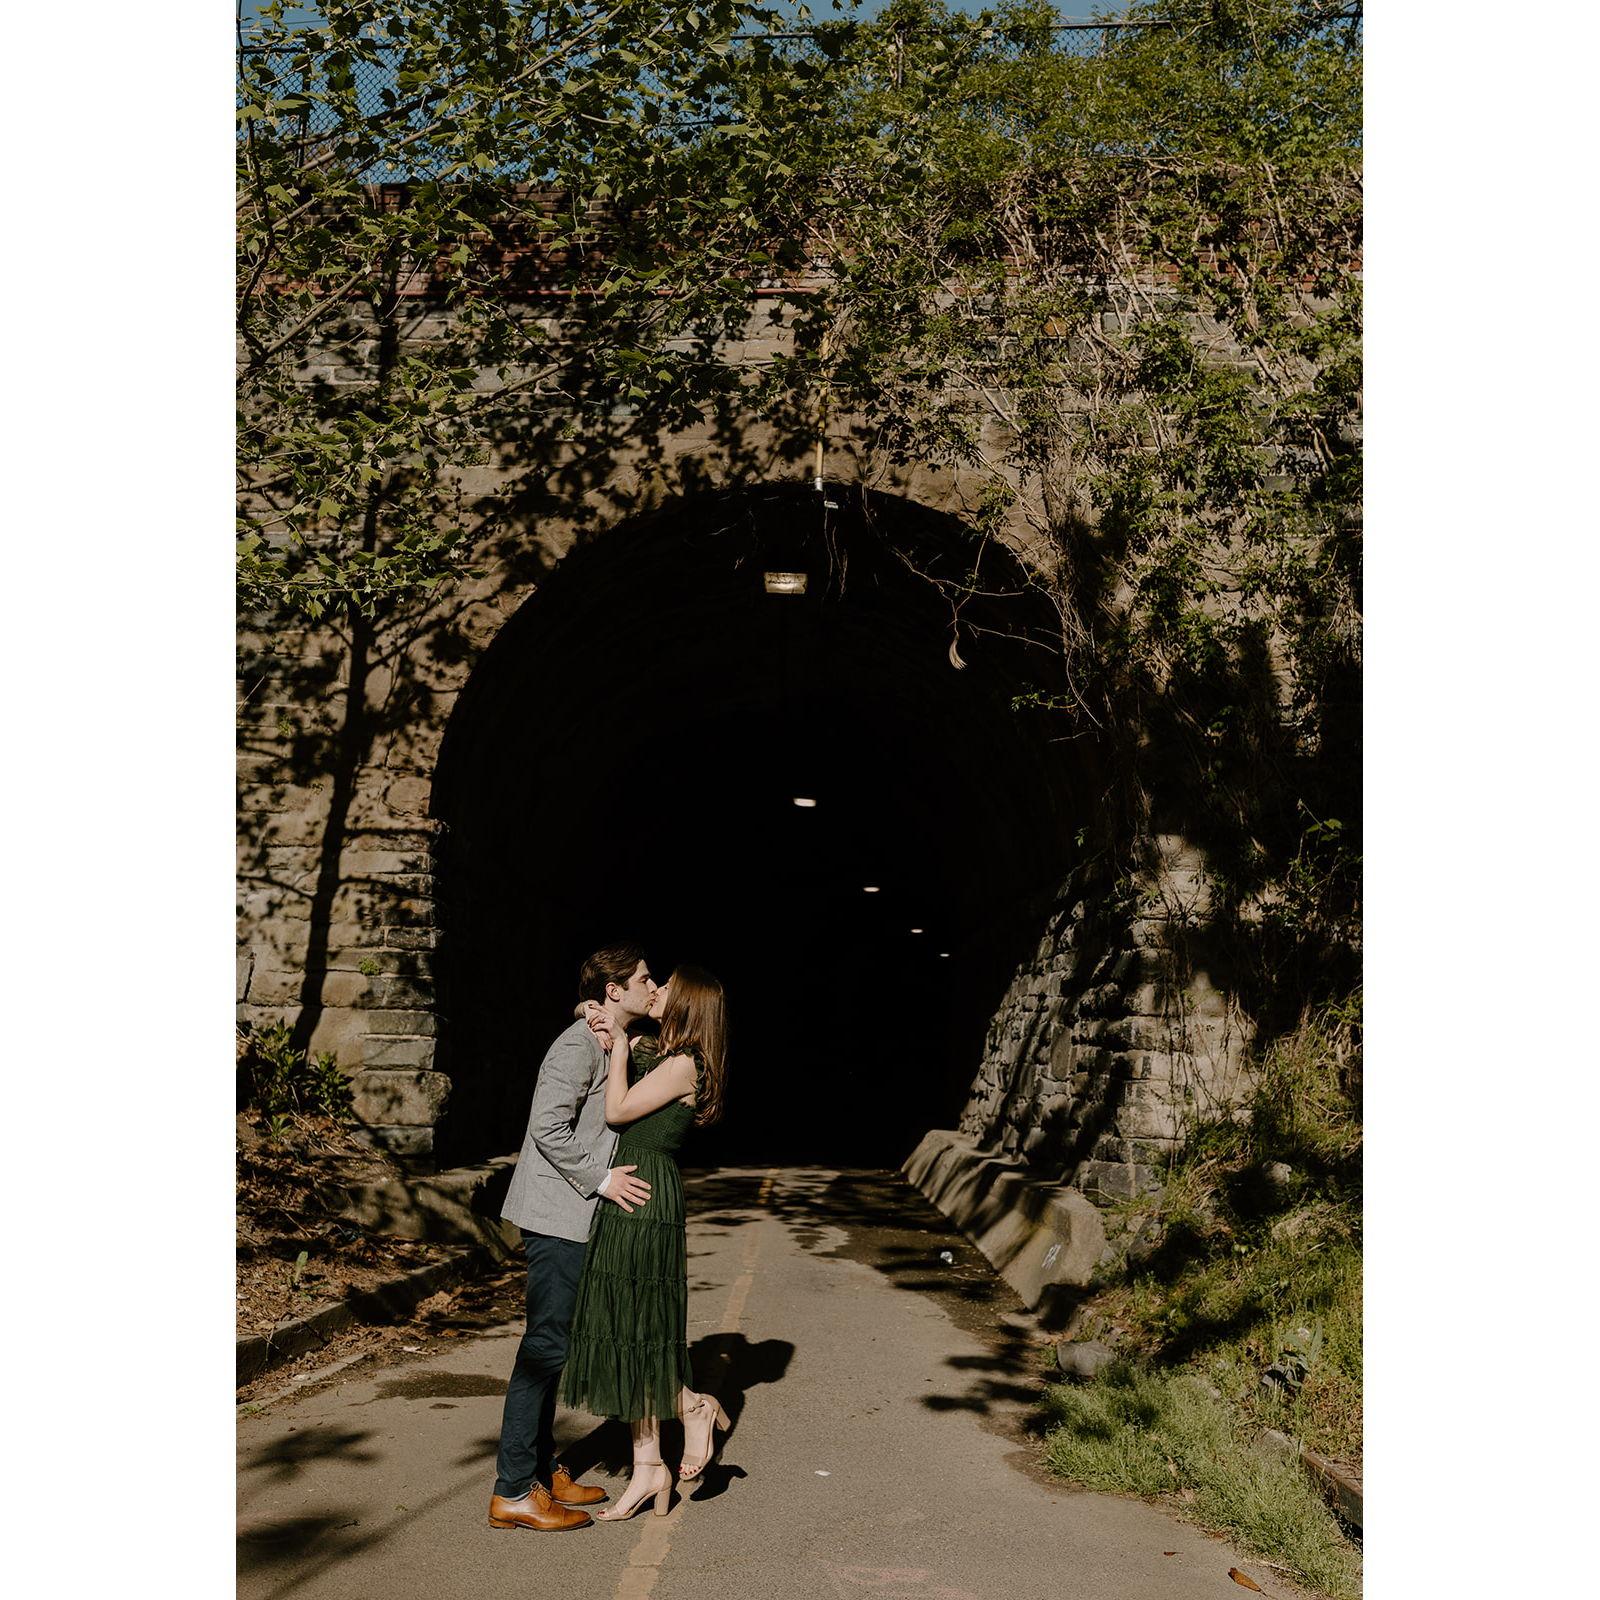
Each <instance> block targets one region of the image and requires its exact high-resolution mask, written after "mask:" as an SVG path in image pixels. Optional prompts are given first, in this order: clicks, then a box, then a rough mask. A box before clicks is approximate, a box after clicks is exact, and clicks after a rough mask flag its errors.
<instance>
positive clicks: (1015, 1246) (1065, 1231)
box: [900, 1128, 1106, 1325]
mask: <svg viewBox="0 0 1600 1600" xmlns="http://www.w3.org/2000/svg"><path fill="white" fill-rule="evenodd" d="M900 1170H901V1172H902V1173H903V1174H904V1175H905V1177H906V1178H907V1179H908V1180H909V1181H910V1182H911V1183H912V1184H913V1185H915V1186H916V1188H918V1189H919V1190H921V1191H922V1193H923V1194H924V1195H926V1196H927V1198H928V1199H929V1200H931V1201H932V1202H933V1204H934V1205H936V1206H937V1207H938V1208H939V1210H940V1211H942V1212H943V1213H944V1214H945V1215H946V1216H947V1217H948V1218H949V1219H950V1220H951V1221H952V1222H953V1223H954V1224H955V1225H956V1227H958V1228H959V1229H960V1230H961V1232H962V1233H964V1234H965V1235H966V1236H967V1237H968V1238H969V1239H971V1240H972V1242H973V1243H974V1244H975V1245H977V1247H978V1248H979V1250H981V1251H982V1252H983V1254H984V1255H985V1257H987V1259H988V1261H989V1263H990V1265H991V1266H993V1267H994V1269H995V1271H996V1272H998V1273H999V1274H1000V1276H1001V1277H1002V1278H1004V1279H1005V1280H1006V1282H1007V1283H1009V1284H1010V1285H1011V1287H1012V1288H1013V1289H1015V1290H1016V1291H1017V1293H1018V1294H1019V1295H1020V1296H1021V1297H1022V1301H1023V1304H1024V1305H1026V1306H1027V1307H1028V1308H1029V1310H1031V1311H1038V1312H1039V1313H1040V1315H1041V1317H1042V1318H1043V1319H1044V1320H1045V1322H1046V1324H1047V1325H1050V1324H1057V1325H1058V1324H1059V1323H1061V1322H1063V1321H1065V1319H1066V1318H1067V1316H1069V1315H1070V1314H1071V1312H1072V1310H1073V1309H1074V1307H1075V1306H1076V1305H1077V1303H1078V1302H1079V1301H1080V1300H1081V1299H1082V1298H1083V1290H1084V1288H1085V1287H1086V1286H1087V1285H1088V1283H1089V1279H1090V1276H1091V1275H1092V1274H1093V1272H1094V1269H1095V1267H1096V1266H1097V1265H1098V1263H1099V1261H1100V1257H1101V1254H1102V1253H1103V1251H1104V1250H1105V1246H1106V1231H1105V1224H1104V1223H1103V1222H1102V1221H1101V1219H1100V1213H1099V1211H1098V1210H1096V1209H1095V1206H1094V1205H1093V1203H1092V1202H1091V1201H1090V1200H1089V1199H1087V1198H1086V1197H1085V1196H1084V1195H1083V1194H1081V1193H1080V1192H1079V1191H1078V1190H1076V1189H1073V1188H1071V1187H1069V1186H1068V1185H1067V1184H1064V1183H1050V1182H1047V1181H1046V1180H1044V1179H1042V1178H1040V1177H1039V1176H1038V1175H1037V1174H1036V1173H1035V1172H1034V1171H1033V1170H1032V1169H1031V1168H1030V1167H1028V1166H1026V1165H1025V1164H1024V1163H1023V1162H1021V1161H1018V1160H1015V1159H1013V1158H1011V1157H1009V1156H1000V1155H995V1154H994V1153H993V1152H991V1151H986V1150H983V1149H980V1148H979V1146H978V1145H977V1144H976V1143H974V1142H973V1141H972V1140H971V1139H967V1138H964V1137H962V1135H960V1134H958V1133H954V1132H951V1131H950V1130H948V1129H944V1128H934V1129H932V1130H931V1131H929V1132H928V1133H927V1134H925V1135H924V1136H923V1139H922V1143H921V1144H919V1145H918V1146H917V1148H916V1149H915V1150H913V1151H912V1152H911V1155H910V1156H909V1157H908V1158H907V1160H906V1164H905V1165H904V1166H903V1167H902V1168H901V1169H900Z"/></svg>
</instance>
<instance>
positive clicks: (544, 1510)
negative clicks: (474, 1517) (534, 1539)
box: [489, 1483, 594, 1533]
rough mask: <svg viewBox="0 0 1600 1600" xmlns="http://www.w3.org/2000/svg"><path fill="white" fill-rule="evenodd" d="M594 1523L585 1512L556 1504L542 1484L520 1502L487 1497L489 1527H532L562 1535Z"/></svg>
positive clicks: (539, 1531) (531, 1490) (501, 1497)
mask: <svg viewBox="0 0 1600 1600" xmlns="http://www.w3.org/2000/svg"><path fill="white" fill-rule="evenodd" d="M593 1521H594V1518H593V1517H591V1516H590V1515H589V1513H588V1512H587V1511H574V1510H571V1509H569V1508H568V1507H567V1506H561V1505H557V1504H556V1502H555V1501H554V1500H552V1499H551V1498H550V1491H549V1490H548V1489H546V1488H545V1486H544V1485H543V1484H542V1483H536V1484H534V1486H533V1487H532V1488H531V1489H530V1490H529V1491H528V1492H527V1493H526V1494H525V1495H523V1497H522V1498H521V1499H520V1500H508V1499H506V1497H505V1496H504V1495H503V1494H495V1495H490V1496H489V1526H490V1527H491V1528H532V1529H533V1530H534V1531H535V1532H536V1533H564V1532H565V1531H566V1530H567V1529H568V1528H587V1527H589V1526H590V1525H591V1524H592V1523H593Z"/></svg>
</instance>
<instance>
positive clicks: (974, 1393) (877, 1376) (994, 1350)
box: [238, 1169, 1294, 1600]
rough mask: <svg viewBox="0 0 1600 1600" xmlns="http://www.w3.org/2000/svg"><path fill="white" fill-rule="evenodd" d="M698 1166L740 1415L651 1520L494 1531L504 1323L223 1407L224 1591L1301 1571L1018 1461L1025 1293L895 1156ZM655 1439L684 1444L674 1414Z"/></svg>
mask: <svg viewBox="0 0 1600 1600" xmlns="http://www.w3.org/2000/svg"><path fill="white" fill-rule="evenodd" d="M689 1187H690V1207H691V1213H690V1214H691V1217H692V1219H693V1220H692V1221H691V1223H690V1238H689V1253H690V1272H691V1279H690V1290H691V1293H690V1305H689V1315H690V1323H689V1338H690V1343H691V1346H692V1351H693V1357H694V1363H695V1377H696V1382H697V1384H698V1385H699V1386H700V1387H702V1388H706V1389H709V1390H711V1391H712V1392H713V1393H715V1394H717V1395H718V1396H719V1397H721V1399H722V1400H723V1402H724V1404H725V1405H726V1406H727V1408H728V1410H729V1411H730V1412H731V1413H732V1415H733V1421H734V1425H733V1430H732V1432H731V1433H730V1434H729V1435H727V1436H726V1443H725V1445H724V1446H723V1449H722V1451H721V1455H720V1457H719V1461H718V1463H717V1465H716V1466H715V1467H713V1469H712V1470H711V1471H710V1473H708V1475H707V1478H706V1479H705V1481H704V1482H702V1483H701V1484H700V1485H699V1486H698V1487H696V1488H695V1489H694V1492H693V1493H692V1495H691V1496H689V1497H687V1498H685V1499H680V1500H677V1501H675V1504H674V1509H673V1512H672V1514H671V1515H670V1516H669V1517H665V1518H657V1517H653V1516H650V1515H648V1514H645V1515H642V1516H640V1517H638V1518H636V1519H634V1520H633V1521H631V1522H627V1523H620V1524H612V1525H604V1524H600V1525H596V1526H594V1527H590V1528H585V1529H581V1530H579V1531H578V1532H576V1533H571V1534H565V1535H560V1536H557V1535H552V1534H532V1533H527V1532H522V1531H516V1532H509V1531H497V1530H494V1529H491V1528H489V1527H488V1526H487V1523H486V1521H485V1512H486V1510H487V1505H488V1498H489V1489H490V1484H491V1481H492V1479H493V1475H494V1472H493V1464H494V1453H495V1445H496V1441H497V1437H498V1433H499V1424H500V1404H501V1398H502V1395H503V1393H504V1387H505V1379H506V1375H507V1373H508V1372H509V1371H510V1368H511V1360H512V1354H513V1352H514V1350H515V1348H516V1340H517V1338H518V1337H519V1335H520V1333H521V1328H520V1326H519V1325H510V1326H506V1327H504V1328H502V1329H499V1330H496V1331H495V1332H494V1333H492V1334H490V1335H488V1336H480V1337H474V1338H470V1339H463V1340H460V1341H449V1340H445V1341H435V1342H434V1343H433V1344H432V1345H431V1346H430V1347H429V1348H428V1349H426V1350H425V1351H423V1352H420V1353H419V1354H417V1355H415V1356H412V1357H410V1358H409V1359H408V1363H407V1364H405V1365H402V1366H398V1367H389V1368H386V1369H384V1370H381V1371H376V1372H374V1371H371V1370H368V1369H363V1368H356V1369H353V1370H352V1372H351V1374H350V1375H348V1376H347V1378H346V1379H345V1380H344V1381H343V1382H335V1383H333V1384H330V1385H328V1386H326V1387H324V1388H323V1389H321V1390H320V1391H318V1392H313V1393H308V1394H304V1395H300V1396H297V1397H296V1398H294V1399H292V1400H284V1401H281V1402H279V1403H277V1404H274V1405H271V1406H269V1407H268V1408H267V1409H266V1410H265V1411H264V1412H263V1413H262V1414H260V1415H257V1416H246V1417H244V1418H242V1419H241V1422H240V1427H239V1483H240V1546H239V1550H240V1556H239V1588H238V1594H239V1600H290V1597H294V1600H424V1597H433V1596H441V1597H443V1596H462V1597H468V1600H502V1597H505V1600H512V1597H515V1600H543V1597H545V1596H550V1597H556V1596H560V1597H563V1600H645V1597H647V1596H648V1597H651V1600H735V1597H737V1600H831V1597H835V1596H836V1597H838V1600H868V1597H871V1600H1209V1597H1215V1600H1240V1597H1241V1596H1243V1595H1245V1594H1246V1593H1248V1592H1249V1591H1248V1590H1246V1589H1243V1588H1240V1587H1238V1586H1237V1585H1235V1583H1234V1582H1233V1581H1232V1580H1231V1579H1230V1578H1229V1577H1228V1569H1229V1567H1230V1566H1238V1567H1241V1568H1243V1569H1244V1570H1246V1571H1247V1572H1249V1573H1251V1574H1252V1575H1253V1576H1254V1577H1255V1578H1256V1580H1257V1581H1259V1582H1260V1584H1261V1586H1262V1588H1263V1589H1264V1590H1266V1591H1267V1592H1268V1593H1269V1594H1271V1595H1274V1596H1286V1595H1292V1594H1293V1593H1294V1591H1293V1590H1292V1589H1291V1588H1290V1587H1289V1586H1288V1585H1287V1584H1285V1583H1284V1582H1283V1581H1282V1580H1281V1578H1280V1577H1279V1576H1278V1575H1277V1574H1275V1573H1273V1572H1271V1571H1270V1570H1269V1569H1266V1568H1263V1567H1260V1566H1257V1565H1253V1564H1251V1563H1250V1562H1248V1561H1246V1560H1244V1559H1243V1558H1241V1557H1239V1556H1238V1555H1237V1554H1235V1553H1234V1552H1232V1551H1230V1550H1229V1549H1228V1547H1227V1546H1226V1545H1224V1544H1222V1543H1220V1542H1219V1541H1217V1540H1215V1539H1212V1538H1210V1537H1209V1536H1208V1535H1206V1534H1203V1533H1201V1532H1199V1531H1198V1530H1196V1529H1194V1528H1191V1527H1188V1526H1186V1525H1185V1524H1183V1523H1181V1522H1179V1521H1177V1520H1176V1519H1175V1518H1173V1517H1171V1516H1169V1515H1168V1514H1166V1513H1165V1512H1163V1511H1161V1510H1158V1509H1156V1508H1153V1507H1150V1506H1146V1505H1142V1504H1139V1503H1138V1502H1135V1501H1127V1500H1119V1499H1115V1498H1111V1497H1108V1496H1101V1495H1089V1494H1082V1493H1076V1492H1073V1491H1071V1490H1068V1489H1064V1488H1062V1487H1060V1486H1058V1485H1057V1484H1056V1483H1055V1482H1054V1481H1053V1480H1051V1479H1049V1478H1048V1477H1047V1476H1045V1475H1044V1474H1043V1473H1042V1472H1041V1471H1040V1470H1039V1469H1038V1468H1037V1467H1036V1466H1035V1465H1034V1464H1033V1457H1034V1455H1035V1454H1036V1451H1035V1449H1033V1448H1030V1446H1029V1444H1028V1442H1027V1439H1026V1437H1025V1433H1024V1430H1025V1429H1026V1427H1027V1425H1028V1419H1029V1412H1030V1407H1031V1405H1032V1403H1033V1401H1034V1398H1035V1396H1036V1393H1037V1385H1036V1383H1034V1382H1033V1374H1036V1373H1037V1371H1038V1370H1039V1360H1040V1353H1039V1351H1038V1349H1037V1348H1036V1347H1032V1346H1030V1345H1029V1344H1028V1342H1027V1340H1026V1338H1025V1337H1024V1333H1023V1331H1022V1329H1023V1327H1024V1326H1025V1325H1024V1324H1023V1323H1022V1322H1021V1321H1020V1320H1018V1319H1016V1318H1015V1317H1013V1318H1012V1319H1011V1324H1010V1328H1009V1331H1007V1330H1006V1328H1005V1327H1003V1326H1002V1327H1001V1328H999V1329H997V1326H996V1325H997V1322H998V1323H1004V1322H1005V1319H1006V1315H1007V1313H1008V1312H1011V1313H1015V1312H1016V1311H1018V1310H1019V1309H1020V1308H1019V1307H1018V1305H1017V1302H1016V1300H1015V1299H1014V1297H1013V1296H1012V1295H1011V1292H1010V1290H1009V1289H1008V1288H1007V1287H1006V1286H1005V1285H1004V1284H1002V1283H1001V1282H1000V1281H999V1280H998V1279H997V1278H995V1277H994V1275H993V1274H992V1273H991V1272H990V1271H989V1270H988V1268H987V1265H986V1264H985V1263H984V1262H983V1261H982V1258H981V1257H979V1256H978V1255H977V1253H976V1252H975V1251H974V1250H973V1249H972V1247H971V1246H970V1245H968V1244H966V1243H965V1241H963V1240H962V1239H960V1238H959V1237H958V1236H955V1235H952V1234H950V1233H949V1232H948V1231H947V1229H946V1228H945V1226H944V1224H943V1221H942V1219H941V1218H940V1217H939V1216H938V1214H937V1213H936V1212H934V1211H932V1210H931V1209H930V1208H929V1207H927V1206H926V1205H925V1204H924V1203H923V1201H922V1200H921V1198H920V1197H919V1196H917V1195H916V1194H915V1193H914V1192H913V1191H911V1190H910V1189H908V1188H907V1187H906V1186H905V1185H904V1184H903V1183H902V1182H901V1181H900V1180H899V1179H898V1178H895V1177H892V1176H887V1175H884V1174H872V1173H844V1174H836V1173H829V1172H822V1171H818V1170H815V1169H801V1170H796V1169H782V1170H778V1171H772V1172H767V1171H746V1172H727V1173H722V1174H717V1175H704V1176H696V1177H692V1178H691V1180H690V1185H689ZM941 1250H949V1251H951V1252H952V1254H953V1255H954V1256H955V1258H956V1259H955V1262H954V1263H953V1264H946V1263H943V1262H941V1261H940V1260H939V1252H940V1251H941ZM557 1426H558V1430H559V1436H560V1438H561V1439H562V1441H563V1454H564V1457H565V1459H566V1460H567V1461H568V1462H569V1463H570V1464H571V1465H572V1467H573V1468H574V1470H579V1469H585V1470H586V1471H587V1473H588V1475H589V1476H590V1477H591V1478H592V1479H593V1480H594V1481H597V1482H600V1483H602V1484H604V1485H605V1486H607V1487H609V1488H612V1489H613V1491H615V1489H616V1488H618V1487H620V1485H621V1483H622V1482H623V1481H625V1479H624V1477H623V1474H624V1473H625V1469H626V1462H627V1456H628V1442H627V1435H626V1430H625V1429H624V1428H623V1427H622V1426H620V1425H617V1424H607V1423H596V1422H595V1421H594V1419H592V1418H589V1417H586V1416H583V1415H579V1414H575V1413H568V1412H563V1413H562V1414H561V1416H560V1418H559V1420H558V1424H557ZM665 1442H666V1453H667V1457H668V1459H669V1460H675V1459H676V1454H677V1450H678V1448H679V1443H678V1438H677V1437H676V1430H675V1429H674V1428H669V1430H668V1436H667V1439H666V1441H665ZM613 1475H614V1476H613Z"/></svg>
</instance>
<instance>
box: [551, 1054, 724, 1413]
mask: <svg viewBox="0 0 1600 1600" xmlns="http://www.w3.org/2000/svg"><path fill="white" fill-rule="evenodd" d="M657 1060H658V1057H657V1056H656V1055H655V1054H654V1051H653V1047H652V1046H651V1045H650V1044H648V1043H645V1042H643V1041H641V1042H640V1043H639V1044H638V1045H637V1046H635V1048H634V1052H633V1059H632V1060H631V1061H630V1063H629V1065H628V1082H629V1084H630V1086H631V1085H632V1084H635V1083H637V1082H638V1081H639V1080H640V1079H641V1078H642V1077H643V1076H644V1075H645V1074H646V1073H647V1072H649V1071H650V1070H651V1069H652V1068H653V1067H654V1066H655V1065H656V1062H657ZM694 1061H695V1071H696V1075H697V1076H698V1073H699V1067H700V1061H699V1057H698V1055H696V1056H695V1058H694ZM693 1122H694V1107H693V1106H688V1105H684V1104H683V1102H682V1101H680V1100H673V1101H670V1102H669V1103H668V1104H666V1105H664V1106H661V1107H659V1108H658V1109H657V1110H655V1111H652V1112H651V1113H650V1114H649V1115H648V1116H645V1117H640V1118H639V1120H638V1121H637V1122H630V1123H628V1124H626V1126H624V1128H623V1130H622V1133H621V1135H620V1136H619V1138H618V1139H617V1150H616V1154H615V1155H614V1156H613V1157H612V1158H611V1164H612V1165H613V1166H628V1165H630V1164H631V1165H636V1166H637V1167H638V1176H639V1177H641V1178H643V1179H644V1180H645V1182H646V1183H648V1184H649V1185H650V1198H649V1200H647V1201H646V1202H645V1204H644V1205H642V1206H636V1207H635V1208H634V1209H633V1210H632V1211H624V1210H623V1209H622V1207H621V1206H617V1205H613V1204H612V1203H611V1202H610V1201H608V1200H602V1201H601V1202H600V1204H599V1206H598V1207H597V1208H596V1212H595V1219H594V1226H593V1228H592V1229H591V1230H590V1233H589V1248H588V1250H587V1251H586V1252H585V1254H584V1259H583V1276H582V1278H580V1279H579V1281H578V1298H577V1303H576V1304H575V1306H574V1307H573V1312H572V1333H571V1337H570V1339H569V1341H568V1345H567V1368H566V1377H565V1380H564V1382H563V1384H562V1399H563V1400H565V1401H566V1403H567V1404H568V1405H569V1406H576V1407H577V1408H578V1409H580V1410H583V1411H588V1412H590V1413H591V1414H593V1415H594V1416H597V1417H624V1418H627V1419H628V1420H629V1421H637V1420H639V1419H641V1418H644V1417H656V1418H661V1417H675V1416H676V1415H677V1414H678V1391H679V1389H680V1388H683V1387H686V1386H690V1387H692V1385H691V1384H690V1373H689V1257H688V1244H687V1238H686V1233H685V1222H684V1216H685V1213H684V1205H683V1179H682V1178H681V1177H680V1176H679V1173H678V1163H677V1162H676V1161H674V1160H673V1153H674V1152H675V1151H676V1150H677V1149H678V1148H679V1146H680V1145H682V1143H683V1140H684V1136H685V1134H687V1133H688V1131H689V1128H690V1126H691V1124H692V1123H693Z"/></svg>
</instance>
